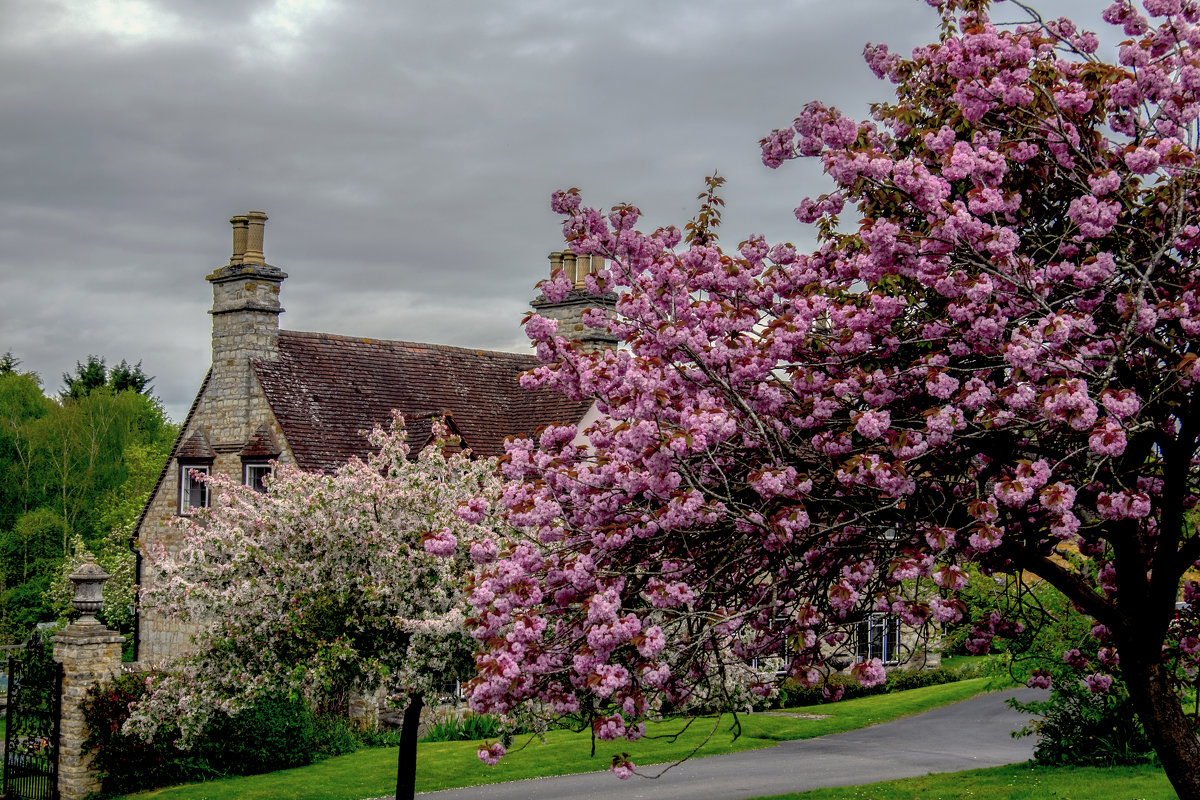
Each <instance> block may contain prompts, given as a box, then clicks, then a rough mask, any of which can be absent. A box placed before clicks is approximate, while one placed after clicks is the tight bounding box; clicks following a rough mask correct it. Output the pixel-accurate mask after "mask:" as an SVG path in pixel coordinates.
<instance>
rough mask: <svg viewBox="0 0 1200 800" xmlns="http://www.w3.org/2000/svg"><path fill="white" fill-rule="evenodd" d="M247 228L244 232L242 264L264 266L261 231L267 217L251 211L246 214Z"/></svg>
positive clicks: (259, 212)
mask: <svg viewBox="0 0 1200 800" xmlns="http://www.w3.org/2000/svg"><path fill="white" fill-rule="evenodd" d="M246 219H247V221H248V226H247V230H246V252H245V253H244V254H243V256H242V263H243V264H264V263H266V257H265V256H264V255H263V229H264V228H265V227H266V225H267V215H266V214H264V213H263V212H261V211H251V212H249V213H248V214H246Z"/></svg>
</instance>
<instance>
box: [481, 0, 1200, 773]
mask: <svg viewBox="0 0 1200 800" xmlns="http://www.w3.org/2000/svg"><path fill="white" fill-rule="evenodd" d="M931 4H932V5H934V6H935V7H937V8H938V9H939V11H940V12H941V13H942V16H943V21H944V32H943V35H942V36H941V37H940V38H939V39H938V41H937V42H935V43H933V44H930V45H927V46H924V47H919V48H917V49H916V50H914V51H913V53H912V55H911V56H909V57H902V56H899V55H896V54H894V53H892V52H890V51H889V50H887V49H886V48H884V47H882V46H873V47H869V48H868V49H867V51H866V53H865V55H866V58H867V60H868V63H869V65H870V67H871V68H872V69H873V70H874V71H875V73H876V74H877V75H879V76H881V77H884V78H886V79H887V80H889V81H891V82H893V83H895V84H896V85H897V91H896V97H895V99H894V100H893V101H892V102H889V103H884V104H880V105H879V106H877V107H876V108H875V110H874V112H873V114H872V118H871V119H870V120H854V119H852V118H850V117H848V116H847V115H845V114H843V113H842V112H840V111H838V110H837V109H836V108H834V107H832V106H830V105H827V104H824V103H816V102H814V103H810V104H808V105H806V106H804V107H803V108H802V109H801V111H800V114H799V115H798V116H797V117H796V118H795V120H794V121H793V122H792V124H791V125H789V126H787V127H785V128H781V129H780V130H777V131H774V132H772V133H770V134H769V135H768V136H766V137H765V138H764V139H763V141H762V158H763V161H764V162H765V163H766V164H767V165H768V166H771V167H778V166H781V165H782V164H784V163H785V162H787V161H789V160H791V159H796V158H812V159H817V160H819V162H820V165H821V167H822V169H823V170H824V172H825V174H826V175H827V176H828V178H829V180H830V181H831V182H832V184H833V185H832V186H830V187H829V190H828V191H827V192H824V193H823V194H820V195H817V196H815V197H811V198H805V199H801V201H800V203H799V206H798V207H797V209H796V212H795V213H796V216H797V217H798V219H799V220H800V221H801V222H802V223H804V224H811V225H813V226H815V231H814V234H815V241H816V244H815V246H814V248H813V249H812V250H811V252H807V253H801V252H798V251H797V249H796V248H795V247H794V246H792V245H784V244H771V243H769V242H767V241H766V240H765V239H764V238H763V237H761V236H756V235H752V236H747V237H745V239H744V241H743V242H742V243H741V244H739V246H738V247H737V248H736V249H732V250H725V249H723V248H722V247H721V245H720V241H719V238H718V236H717V230H716V228H717V223H718V222H719V219H720V209H721V206H722V201H721V198H720V195H719V188H720V185H721V179H720V178H717V177H715V176H714V177H713V178H710V179H709V182H708V185H707V187H706V191H705V192H704V193H703V194H702V195H701V206H700V209H699V211H698V213H697V215H696V217H695V218H694V219H693V220H691V221H690V222H689V223H687V224H685V225H682V226H677V227H668V228H661V229H658V230H655V231H653V232H643V231H641V230H639V229H638V219H639V212H638V210H637V208H636V207H634V206H629V205H622V206H617V207H614V208H613V209H611V210H610V211H608V212H604V211H601V210H599V209H595V208H589V207H587V206H585V205H583V204H582V203H581V202H579V195H578V193H577V192H575V191H573V190H572V191H568V192H564V193H560V194H557V195H555V198H554V200H553V201H552V207H553V208H554V210H555V211H557V212H558V213H560V214H562V215H563V216H564V218H565V219H564V222H563V232H564V235H565V236H566V238H567V241H568V243H569V245H570V247H571V248H572V249H574V250H575V251H576V252H578V253H580V254H596V255H601V256H603V257H604V258H605V259H606V270H605V273H604V274H603V275H602V276H601V277H600V279H599V280H598V281H597V282H595V283H594V286H593V288H594V289H600V288H603V289H604V290H606V291H607V290H612V291H614V292H615V293H616V296H617V300H616V303H615V306H614V307H613V308H612V309H611V311H610V312H606V313H605V314H603V315H599V314H598V315H596V317H595V318H594V319H593V321H596V322H602V323H603V325H604V326H605V327H606V328H607V329H608V330H609V331H610V332H611V333H613V334H614V335H616V336H617V337H619V338H620V340H621V342H622V344H621V346H620V347H618V348H614V349H609V350H603V351H588V350H585V349H583V348H581V347H579V346H575V345H572V344H571V343H569V342H568V341H567V340H565V339H564V338H562V337H560V336H559V335H558V332H557V330H556V329H555V326H554V325H552V324H550V323H548V322H543V321H539V320H538V318H536V317H533V318H531V319H530V321H529V322H528V323H526V332H527V333H528V334H529V335H530V337H531V339H532V341H533V342H534V343H535V345H536V347H537V351H538V354H539V357H540V358H541V359H542V361H543V362H544V363H543V365H542V366H541V367H539V368H538V369H535V370H533V371H531V372H530V373H528V374H527V375H526V376H525V377H524V378H523V384H524V385H525V386H527V387H528V388H531V389H538V390H551V391H555V392H558V393H560V394H562V395H564V396H566V397H568V398H571V399H576V400H582V399H590V400H591V401H593V402H594V403H595V407H596V410H597V412H598V414H597V415H596V417H597V418H596V419H595V420H594V421H591V422H589V423H588V424H587V425H586V426H579V427H576V426H564V427H561V428H555V429H552V430H549V431H547V432H543V434H542V435H541V436H540V437H537V438H523V439H517V440H514V441H512V442H510V443H509V446H508V454H507V456H506V459H505V461H504V463H503V465H502V470H503V474H504V476H505V478H506V479H507V480H508V483H507V485H506V487H505V489H504V491H503V494H502V496H501V498H500V504H501V505H502V507H503V509H504V513H505V517H506V520H507V521H508V523H509V524H511V525H513V526H515V527H516V528H517V529H518V534H517V536H518V538H519V539H520V541H521V543H522V544H521V546H517V547H512V548H510V549H509V550H507V551H503V552H500V553H498V554H496V555H495V557H494V558H493V559H490V560H489V559H477V561H480V567H479V569H478V570H477V575H476V576H475V577H474V579H473V580H474V583H473V594H472V604H473V605H472V618H471V620H470V621H469V623H468V624H469V625H470V627H471V630H472V632H473V634H474V635H475V636H476V637H477V639H478V640H479V641H480V643H481V646H482V647H483V653H482V655H481V656H479V658H478V659H477V665H478V667H479V673H480V674H479V677H478V678H476V680H475V681H474V682H473V683H472V686H471V698H472V704H473V705H474V707H476V708H477V709H479V710H494V711H500V712H504V713H507V712H509V711H512V710H514V709H522V710H528V711H530V712H531V713H534V714H543V715H546V714H551V713H554V712H555V711H556V710H561V709H568V708H569V709H584V708H586V709H588V712H587V713H588V714H589V715H590V716H589V719H588V721H589V722H590V723H592V724H596V725H599V726H601V729H602V730H604V731H605V735H608V734H610V733H611V734H615V733H616V731H617V730H619V729H620V728H621V726H622V725H623V726H624V728H625V729H626V730H628V729H629V728H630V727H632V725H633V724H634V723H636V722H638V721H640V720H642V719H644V718H645V717H646V716H648V715H650V714H654V713H656V711H657V710H658V709H661V708H662V707H663V706H664V705H669V706H670V707H671V708H674V709H683V710H687V709H692V708H695V709H699V708H710V709H711V708H736V707H740V706H739V704H741V703H749V702H753V698H755V697H756V696H758V694H760V693H761V691H762V688H763V685H764V684H765V683H768V682H770V680H773V679H774V678H775V676H774V675H768V676H766V677H764V676H763V674H762V672H761V670H760V669H759V668H758V666H756V665H759V664H761V663H764V662H765V661H766V660H769V659H770V658H772V657H778V656H779V654H780V651H781V650H783V649H785V648H784V645H786V648H787V649H788V657H789V659H790V660H789V661H788V662H787V666H786V668H784V669H783V670H782V672H781V673H780V674H781V675H782V676H790V677H794V678H795V679H796V680H798V681H801V682H803V683H806V684H809V683H812V682H814V681H817V680H819V676H820V675H821V674H823V671H827V670H828V665H827V661H829V660H831V658H832V657H833V656H834V655H837V656H844V655H846V654H847V653H848V651H849V650H850V649H851V647H852V644H851V642H852V641H853V640H854V638H855V637H853V636H852V635H851V631H852V630H854V629H853V626H854V625H857V624H861V623H862V621H863V620H865V619H867V618H868V617H869V615H871V614H877V613H886V614H894V615H896V616H897V617H899V618H900V619H901V620H902V621H903V622H904V623H905V624H906V625H907V626H909V627H910V628H911V629H913V630H915V631H917V632H922V631H924V632H926V633H928V632H929V630H931V629H932V627H933V626H935V625H937V624H939V623H942V624H945V623H950V622H953V621H955V620H957V619H959V618H960V617H961V615H962V613H963V610H964V608H965V606H964V604H963V601H962V598H961V597H960V596H959V594H960V593H961V592H962V591H963V590H964V588H965V587H966V585H967V584H966V579H965V577H964V575H965V574H966V572H965V571H966V568H967V565H968V564H971V565H974V566H975V567H978V568H979V569H980V570H981V571H982V572H983V573H984V574H1015V575H1021V576H1025V575H1034V576H1038V577H1040V578H1042V579H1044V580H1046V581H1049V582H1050V583H1051V584H1053V585H1054V586H1055V587H1057V588H1058V589H1060V590H1061V591H1063V592H1064V593H1066V594H1067V595H1068V597H1069V598H1070V600H1071V601H1072V602H1074V603H1075V604H1076V605H1077V606H1079V607H1080V608H1081V609H1083V610H1084V611H1085V612H1086V613H1088V614H1090V615H1092V616H1093V617H1094V618H1095V619H1096V621H1097V628H1096V631H1097V633H1096V634H1095V635H1097V636H1098V637H1099V636H1101V635H1103V636H1104V637H1105V644H1106V646H1107V647H1110V648H1112V650H1111V652H1112V658H1113V659H1114V661H1113V663H1114V664H1115V658H1116V652H1117V651H1118V650H1119V652H1120V656H1121V664H1122V665H1124V667H1128V665H1129V663H1130V662H1129V660H1130V658H1131V657H1136V658H1139V659H1145V660H1153V659H1159V660H1161V659H1162V658H1163V656H1162V655H1161V651H1162V648H1161V647H1159V646H1158V645H1159V644H1160V643H1159V642H1157V641H1155V642H1151V643H1150V644H1149V645H1146V644H1145V642H1144V641H1143V639H1144V636H1145V629H1144V628H1143V627H1141V624H1140V623H1139V620H1141V619H1143V618H1144V617H1145V616H1146V614H1149V613H1155V614H1161V613H1164V611H1165V609H1166V601H1165V600H1164V598H1170V597H1173V596H1174V594H1175V592H1176V590H1177V589H1178V587H1179V585H1180V582H1181V581H1182V576H1183V575H1184V573H1185V571H1186V570H1187V569H1189V568H1190V567H1191V566H1192V565H1193V564H1196V563H1200V544H1195V542H1196V541H1197V540H1196V539H1195V537H1194V536H1193V535H1192V529H1191V528H1189V527H1188V525H1189V524H1191V523H1187V522H1185V520H1187V519H1188V518H1189V516H1188V515H1189V514H1190V513H1191V512H1192V509H1194V507H1195V506H1196V505H1197V503H1198V502H1200V486H1198V485H1197V484H1200V480H1197V478H1196V476H1197V475H1198V474H1200V455H1197V453H1200V425H1197V423H1196V420H1195V419H1194V418H1193V417H1194V416H1195V415H1194V414H1193V413H1192V412H1191V409H1194V408H1196V407H1197V405H1196V403H1197V401H1196V399H1195V394H1194V393H1195V392H1196V391H1197V388H1196V387H1197V383H1198V382H1200V358H1197V356H1196V353H1197V352H1200V350H1198V348H1197V344H1196V339H1197V337H1198V336H1200V269H1198V265H1197V257H1198V256H1197V252H1198V251H1197V248H1198V247H1200V226H1197V225H1196V224H1195V222H1194V220H1195V219H1196V217H1197V216H1200V193H1197V192H1196V191H1194V189H1193V188H1192V186H1191V183H1189V181H1191V180H1192V178H1191V170H1192V169H1193V168H1194V166H1193V165H1194V164H1195V156H1196V152H1197V147H1198V146H1200V127H1198V121H1200V50H1198V48H1200V28H1198V27H1197V23H1198V22H1200V19H1198V18H1200V7H1198V6H1197V4H1196V3H1193V2H1182V0H1181V2H1173V1H1172V0H1150V2H1146V3H1143V4H1142V8H1143V9H1144V10H1145V13H1142V11H1140V10H1138V8H1136V7H1135V5H1134V3H1132V2H1128V1H1127V0H1121V1H1119V2H1114V3H1112V4H1111V5H1109V6H1108V7H1107V9H1106V10H1105V11H1104V19H1105V20H1106V21H1107V22H1109V23H1111V24H1113V25H1116V26H1118V27H1119V28H1121V29H1122V30H1123V31H1124V33H1125V37H1126V38H1127V39H1128V40H1127V41H1125V42H1124V43H1123V44H1121V45H1120V46H1119V49H1118V51H1117V52H1116V54H1115V57H1114V58H1113V59H1112V60H1111V61H1104V60H1103V59H1101V58H1100V56H1099V55H1098V49H1099V42H1100V38H1099V37H1097V36H1096V35H1095V34H1093V33H1091V32H1089V31H1086V30H1082V29H1080V28H1078V27H1077V26H1076V25H1075V24H1074V23H1071V22H1070V21H1069V20H1063V19H1060V20H1051V21H1042V20H1040V19H1037V18H1035V19H1031V20H1029V21H1028V22H1026V23H1023V24H1019V25H1015V26H1008V25H996V24H993V22H992V21H991V20H990V19H989V17H988V16H987V13H986V8H981V6H986V5H987V4H979V3H974V2H964V0H932V3H931ZM545 288H550V289H551V291H558V289H555V288H552V287H544V289H545ZM1145 598H1154V599H1155V600H1154V602H1155V603H1156V605H1154V606H1153V609H1150V608H1149V606H1147V605H1146V600H1145ZM1158 621H1159V622H1163V621H1162V620H1161V619H1159V620H1158ZM518 626H520V629H521V630H522V631H534V630H536V631H538V632H539V633H538V635H537V636H536V637H530V636H527V635H525V634H522V635H520V636H510V634H511V633H513V632H514V631H516V630H517V629H518ZM1165 627H1166V624H1165V622H1164V623H1163V624H1162V625H1158V626H1157V627H1156V628H1154V629H1155V630H1162V629H1164V628H1165ZM651 630H654V631H655V633H654V635H653V637H651V634H650V631H651ZM1015 630H1016V628H1015V624H1014V623H1011V622H1009V621H1007V620H1005V619H1003V618H1000V617H999V616H997V617H995V618H988V619H985V620H977V621H976V627H975V629H974V631H973V632H972V634H971V635H970V637H969V639H968V641H967V647H968V648H969V649H971V650H972V651H975V652H984V651H986V650H987V649H988V648H989V647H990V646H991V644H992V641H993V640H994V638H995V637H997V636H1006V635H1011V634H1013V633H1014V632H1015ZM1193 633H1194V632H1190V629H1189V632H1187V633H1186V634H1184V635H1182V638H1181V641H1184V642H1186V643H1187V647H1189V648H1190V647H1191V643H1192V641H1193V640H1192V638H1189V637H1190V636H1192V635H1193ZM659 637H661V639H659ZM652 638H653V641H654V644H653V645H651V644H649V643H650V641H651V639H652ZM1196 641H1200V637H1197V638H1196ZM660 642H661V643H662V646H661V647H660ZM1135 642H1136V643H1140V644H1139V646H1137V647H1134V646H1133V645H1132V643H1135ZM1177 650H1178V648H1177ZM1131 651H1136V653H1137V655H1136V656H1131ZM1181 652H1184V653H1185V654H1187V650H1186V649H1184V650H1182V651H1181ZM777 660H779V659H778V658H777ZM834 660H837V659H834ZM773 663H774V662H773ZM848 663H852V662H848ZM858 663H859V666H856V667H854V668H852V669H853V671H854V672H855V674H856V675H857V676H858V677H859V679H860V680H864V681H867V682H874V681H877V680H879V679H880V670H879V669H877V665H876V664H874V663H873V662H871V661H869V660H866V661H861V662H858ZM1154 663H1155V664H1158V663H1161V661H1155V662H1154ZM1101 664H1102V666H1104V667H1106V668H1107V667H1109V666H1110V664H1108V663H1106V662H1101ZM1081 668H1082V667H1081ZM1099 676H1102V673H1101V672H1099V671H1097V672H1095V673H1094V675H1093V678H1092V679H1091V680H1090V682H1089V683H1088V686H1089V688H1092V689H1093V690H1096V691H1099V690H1102V689H1107V688H1108V687H1107V686H1106V685H1105V681H1104V680H1103V679H1102V677H1099ZM1039 682H1040V677H1039ZM1156 691H1157V689H1156ZM1149 693H1150V690H1147V692H1146V693H1145V694H1144V695H1137V696H1138V697H1143V696H1149ZM618 718H619V720H618ZM1198 757H1200V756H1198Z"/></svg>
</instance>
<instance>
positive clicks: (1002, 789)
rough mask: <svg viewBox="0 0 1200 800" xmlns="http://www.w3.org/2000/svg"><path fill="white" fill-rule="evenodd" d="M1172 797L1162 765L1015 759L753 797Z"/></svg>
mask: <svg viewBox="0 0 1200 800" xmlns="http://www.w3.org/2000/svg"><path fill="white" fill-rule="evenodd" d="M932 797H936V798H938V799H939V800H967V798H970V800H1046V798H1053V799H1054V800H1175V798H1176V797H1177V795H1176V794H1175V790H1174V789H1172V788H1171V784H1170V782H1169V781H1168V780H1167V776H1166V775H1165V774H1164V773H1163V771H1162V768H1161V767H1154V766H1144V767H1036V766H1030V765H1027V764H1026V765H1016V766H1010V767H989V768H987V769H973V770H968V771H967V772H951V773H943V774H939V775H926V776H925V777H923V778H903V779H901V780H896V781H886V782H883V783H872V784H868V785H865V786H840V787H835V788H830V789H815V790H813V791H811V792H800V793H797V794H783V795H776V796H774V797H771V798H769V799H768V798H757V800H928V798H932Z"/></svg>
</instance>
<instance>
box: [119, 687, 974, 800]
mask: <svg viewBox="0 0 1200 800" xmlns="http://www.w3.org/2000/svg"><path fill="white" fill-rule="evenodd" d="M994 685H995V683H994V682H992V681H991V679H988V678H975V679H973V680H967V681H959V682H957V683H948V684H943V685H940V686H927V687H925V688H922V689H913V690H910V691H907V692H897V693H895V694H886V695H876V696H873V697H863V698H859V699H856V700H847V701H844V702H841V703H834V704H829V705H820V706H810V707H808V708H799V709H791V710H789V712H786V713H791V714H811V715H814V716H817V715H821V716H823V717H824V718H822V719H804V718H800V717H798V716H786V715H785V714H784V713H778V712H772V713H766V714H748V715H743V716H741V717H740V719H741V724H742V735H741V736H740V737H739V738H737V739H736V740H735V739H733V738H732V732H731V729H730V726H731V724H732V717H730V716H728V715H727V716H726V717H725V718H723V719H721V720H719V721H718V720H715V719H713V718H707V719H700V720H697V721H696V722H695V723H693V724H692V725H691V726H690V727H689V728H688V729H687V730H686V731H684V732H683V733H682V734H680V735H679V736H678V737H675V736H674V734H677V733H679V731H680V729H681V728H682V727H683V724H682V723H680V722H675V721H666V722H661V723H657V724H652V725H648V726H647V731H646V733H647V736H646V738H645V739H642V740H640V741H637V742H597V743H596V745H597V746H596V756H595V757H594V758H593V757H591V756H590V752H591V739H590V737H589V736H588V735H587V734H586V733H583V734H576V733H572V732H570V731H551V732H550V733H549V734H547V736H546V741H545V743H544V744H543V743H542V742H541V741H540V740H538V739H536V738H533V739H531V738H530V737H523V738H521V739H518V740H517V742H516V743H514V746H513V748H512V752H510V754H509V755H508V756H506V757H505V758H504V759H502V760H501V762H500V763H499V764H498V765H497V766H495V767H488V766H486V765H484V764H482V763H480V761H479V759H478V758H477V757H476V755H475V752H476V750H477V749H478V743H474V742H430V743H424V744H421V745H420V746H419V749H418V754H417V791H418V792H428V791H435V790H437V789H451V788H456V787H462V786H477V785H479V784H484V783H498V782H502V781H512V780H521V779H524V778H534V777H542V776H549V775H567V774H572V773H577V772H591V771H594V770H602V769H607V768H608V765H609V764H610V763H611V759H612V756H613V755H614V754H617V753H621V752H626V753H628V754H629V757H630V758H631V759H632V760H633V761H634V762H635V763H637V764H639V765H644V764H661V763H669V762H671V761H676V760H678V759H680V758H683V757H686V756H688V755H689V754H691V753H692V751H693V750H696V751H697V755H702V756H703V755H719V754H722V753H732V752H738V751H742V750H752V749H757V748H760V747H770V746H772V745H773V744H774V743H775V742H776V741H782V740H786V739H811V738H814V737H817V736H824V735H826V734H830V733H839V732H841V731H848V730H853V729H856V728H862V727H865V726H867V725H873V724H876V723H879V722H886V721H888V720H892V719H897V718H899V717H903V716H907V715H909V714H915V713H917V712H919V711H926V710H928V709H930V708H935V707H937V706H941V705H946V704H947V703H953V702H957V701H959V700H964V699H966V698H968V697H971V696H973V695H976V694H979V693H980V692H983V691H987V690H988V689H989V688H992V687H993V686H994ZM706 740H707V741H706ZM395 782H396V751H395V750H394V749H391V748H373V749H369V750H362V751H359V752H357V753H352V754H350V755H346V756H339V757H337V758H330V759H327V760H325V761H321V762H319V763H317V764H313V765H311V766H307V767H300V768H298V769H292V770H285V771H281V772H274V773H270V774H267V775H253V776H247V777H240V778H226V779H223V780H219V781H211V782H206V783H194V784H187V785H185V786H176V787H171V788H167V789H158V790H154V791H148V792H141V793H139V794H134V795H129V796H128V797H130V798H161V800H234V798H245V800H268V798H269V799H271V800H283V799H285V798H291V799H292V800H353V799H355V798H362V797H373V796H378V795H385V794H391V793H392V792H393V791H394V789H395Z"/></svg>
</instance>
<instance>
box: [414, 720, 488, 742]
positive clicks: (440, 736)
mask: <svg viewBox="0 0 1200 800" xmlns="http://www.w3.org/2000/svg"><path fill="white" fill-rule="evenodd" d="M502 732H503V731H502V730H501V725H500V722H499V720H497V719H496V718H495V717H492V716H489V715H487V714H474V713H468V714H467V715H466V716H464V717H462V718H461V719H456V718H454V717H451V718H448V719H444V720H440V721H438V722H435V723H434V724H433V725H430V726H429V730H428V731H427V732H426V734H425V736H424V737H423V738H422V739H421V741H422V742H461V741H474V740H476V739H495V738H498V737H499V736H500V735H501V734H502Z"/></svg>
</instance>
